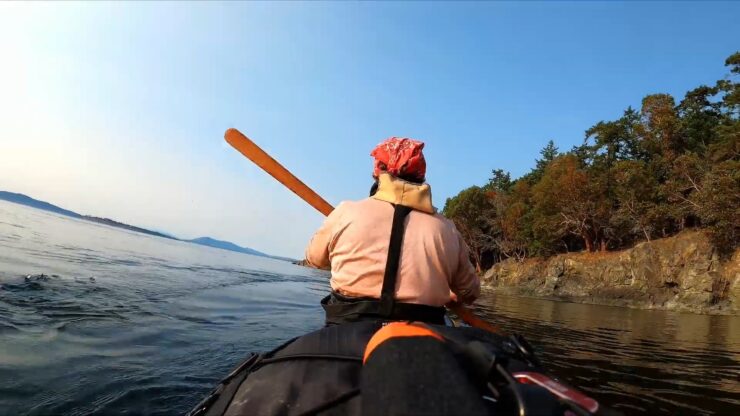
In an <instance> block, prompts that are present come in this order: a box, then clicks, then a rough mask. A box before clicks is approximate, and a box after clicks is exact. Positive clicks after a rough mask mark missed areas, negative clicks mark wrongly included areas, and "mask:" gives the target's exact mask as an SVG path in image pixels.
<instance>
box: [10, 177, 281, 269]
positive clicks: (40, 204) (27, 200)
mask: <svg viewBox="0 0 740 416" xmlns="http://www.w3.org/2000/svg"><path fill="white" fill-rule="evenodd" d="M0 200H5V201H8V202H13V203H16V204H20V205H25V206H29V207H32V208H36V209H41V210H44V211H50V212H54V213H57V214H61V215H66V216H68V217H72V218H79V219H81V220H85V221H90V222H95V223H98V224H105V225H108V226H111V227H117V228H122V229H124V230H129V231H134V232H137V233H142V234H147V235H152V236H155V237H162V238H168V239H171V240H179V241H184V242H186V243H193V244H199V245H202V246H208V247H215V248H220V249H222V250H229V251H235V252H237V253H245V254H251V255H253V256H262V257H269V258H273V259H277V260H285V261H294V260H293V259H289V258H287V257H278V256H271V255H269V254H265V253H262V252H260V251H257V250H254V249H251V248H249V247H241V246H238V245H236V244H234V243H232V242H229V241H221V240H216V239H215V238H211V237H200V238H195V239H193V240H183V239H180V238H177V237H175V236H173V235H171V234H168V233H165V232H160V231H152V230H147V229H146V228H141V227H136V226H133V225H129V224H124V223H122V222H118V221H115V220H112V219H109V218H100V217H93V216H90V215H81V214H78V213H76V212H74V211H70V210H67V209H64V208H61V207H58V206H56V205H53V204H50V203H48V202H44V201H39V200H38V199H33V198H31V197H30V196H27V195H23V194H16V193H13V192H6V191H0Z"/></svg>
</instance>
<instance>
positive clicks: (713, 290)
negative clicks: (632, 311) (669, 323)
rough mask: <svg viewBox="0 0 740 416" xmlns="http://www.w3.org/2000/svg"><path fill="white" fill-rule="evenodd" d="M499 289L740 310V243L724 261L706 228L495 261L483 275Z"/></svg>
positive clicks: (696, 308)
mask: <svg viewBox="0 0 740 416" xmlns="http://www.w3.org/2000/svg"><path fill="white" fill-rule="evenodd" d="M483 282H484V284H485V285H487V286H488V287H491V288H494V289H495V290H501V291H506V292H509V293H516V294H520V295H526V296H541V297H550V298H558V299H564V300H570V301H576V302H587V303H599V304H609V305H621V306H631V307H638V308H655V309H676V310H685V311H691V312H701V313H731V314H736V313H739V312H740V249H738V250H736V251H735V253H734V255H733V256H732V258H730V259H727V260H724V261H720V259H719V257H718V255H717V253H716V251H715V250H714V248H713V247H712V245H711V244H710V243H709V240H708V239H707V238H706V236H705V235H704V234H703V233H701V232H697V231H694V232H684V233H681V234H679V235H677V236H675V237H670V238H665V239H660V240H654V241H652V242H645V243H641V244H638V245H637V246H635V247H634V248H631V249H628V250H623V251H617V252H608V253H568V254H561V255H558V256H555V257H551V258H548V259H542V258H535V259H529V260H525V261H524V262H522V263H519V262H517V261H515V260H513V259H509V260H506V261H503V262H501V263H497V264H495V265H494V266H493V267H492V268H491V269H490V270H488V271H487V272H486V273H485V275H484V276H483Z"/></svg>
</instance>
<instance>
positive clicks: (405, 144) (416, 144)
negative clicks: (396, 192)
mask: <svg viewBox="0 0 740 416" xmlns="http://www.w3.org/2000/svg"><path fill="white" fill-rule="evenodd" d="M423 148H424V143H423V142H420V141H418V140H414V139H409V138H406V137H391V138H390V139H388V140H386V141H384V142H383V143H380V144H379V145H378V146H377V147H376V148H375V149H374V150H373V151H372V152H370V156H372V157H374V158H375V169H374V170H373V177H374V178H377V177H378V175H379V174H380V172H381V171H386V172H388V173H390V174H391V175H393V176H396V177H401V176H403V177H408V178H413V179H416V180H417V181H419V182H423V181H424V176H425V175H426V170H427V163H426V161H425V160H424V153H422V152H421V150H422V149H423Z"/></svg>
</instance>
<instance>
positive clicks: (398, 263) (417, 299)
mask: <svg viewBox="0 0 740 416" xmlns="http://www.w3.org/2000/svg"><path fill="white" fill-rule="evenodd" d="M423 148H424V143H423V142H420V141H417V140H413V139H409V138H400V137H392V138H390V139H388V140H386V141H384V142H382V143H380V144H379V145H378V146H377V147H376V148H375V149H374V150H373V151H372V152H371V153H370V155H371V156H372V157H373V158H374V170H373V178H374V180H375V182H374V184H373V186H372V188H371V191H370V197H369V198H366V199H363V200H360V201H345V202H342V203H340V204H339V206H337V207H336V209H335V210H334V211H333V212H332V213H331V214H330V215H329V216H328V217H327V218H326V220H325V221H324V223H323V225H322V226H321V227H320V228H319V230H318V231H317V232H316V234H315V235H314V236H313V238H312V239H311V242H310V243H309V245H308V248H307V249H306V263H307V264H308V265H310V266H313V267H316V268H323V269H328V268H331V288H332V292H331V294H330V295H329V296H327V297H326V298H324V299H323V300H322V306H323V307H324V309H325V310H326V322H327V324H340V323H345V322H353V321H359V320H366V319H386V320H417V321H425V322H430V323H444V314H445V309H444V305H445V304H447V303H449V302H451V301H460V302H464V303H472V302H473V301H474V300H475V299H476V298H477V297H478V295H479V293H480V280H479V278H478V276H477V275H476V273H475V269H474V268H473V265H472V264H471V262H470V259H469V252H468V248H467V246H466V244H465V242H464V241H463V239H462V237H461V235H460V233H459V232H458V231H457V229H456V228H455V225H454V224H453V223H452V221H450V220H448V219H446V218H444V217H443V216H442V215H440V214H439V213H437V211H436V209H435V208H434V206H433V205H432V193H431V187H430V186H429V184H427V183H425V177H426V161H425V159H424V154H423V153H422V149H423ZM394 240H395V242H394Z"/></svg>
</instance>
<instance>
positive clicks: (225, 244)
mask: <svg viewBox="0 0 740 416" xmlns="http://www.w3.org/2000/svg"><path fill="white" fill-rule="evenodd" d="M183 241H188V242H190V243H195V244H200V245H202V246H208V247H215V248H220V249H222V250H229V251H236V252H238V253H246V254H252V255H254V256H263V257H272V256H270V255H269V254H265V253H262V252H259V251H257V250H254V249H251V248H248V247H241V246H238V245H236V244H234V243H232V242H229V241H221V240H216V239H215V238H211V237H198V238H194V239H192V240H183Z"/></svg>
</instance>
